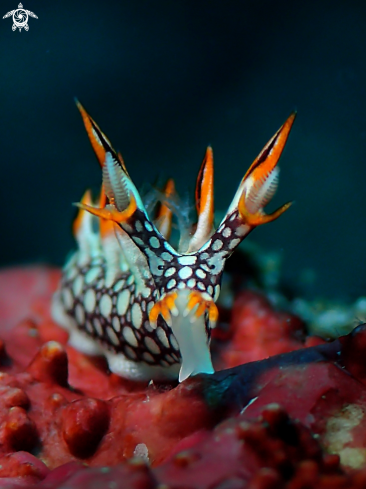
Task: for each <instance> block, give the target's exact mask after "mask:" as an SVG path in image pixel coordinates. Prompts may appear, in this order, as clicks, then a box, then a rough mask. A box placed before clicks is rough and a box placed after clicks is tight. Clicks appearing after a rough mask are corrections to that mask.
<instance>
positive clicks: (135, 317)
mask: <svg viewBox="0 0 366 489" xmlns="http://www.w3.org/2000/svg"><path fill="white" fill-rule="evenodd" d="M131 315H132V324H133V325H134V326H135V328H137V329H138V328H141V325H142V311H141V307H140V306H139V304H137V303H136V302H135V303H134V304H133V306H132V311H131Z"/></svg>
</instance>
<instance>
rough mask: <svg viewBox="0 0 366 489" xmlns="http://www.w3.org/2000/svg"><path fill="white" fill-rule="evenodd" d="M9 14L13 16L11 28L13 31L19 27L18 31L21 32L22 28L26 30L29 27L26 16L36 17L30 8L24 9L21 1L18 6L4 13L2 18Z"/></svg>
mask: <svg viewBox="0 0 366 489" xmlns="http://www.w3.org/2000/svg"><path fill="white" fill-rule="evenodd" d="M11 15H12V16H13V25H12V29H13V31H15V30H16V29H19V32H21V30H22V29H24V30H25V31H27V30H28V29H29V26H28V16H29V17H34V18H35V19H38V17H37V16H36V14H34V13H33V12H31V11H30V10H25V9H24V8H23V5H22V4H21V3H20V4H19V5H18V8H17V9H16V10H11V11H10V12H8V13H7V14H5V15H4V17H3V19H6V18H8V17H10V16H11Z"/></svg>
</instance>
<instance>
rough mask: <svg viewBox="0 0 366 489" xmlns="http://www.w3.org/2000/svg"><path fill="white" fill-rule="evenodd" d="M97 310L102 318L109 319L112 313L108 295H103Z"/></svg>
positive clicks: (110, 300)
mask: <svg viewBox="0 0 366 489" xmlns="http://www.w3.org/2000/svg"><path fill="white" fill-rule="evenodd" d="M99 310H100V313H101V314H102V316H104V317H105V318H109V316H110V314H111V312H112V299H111V298H110V296H109V295H108V294H103V295H102V298H101V299H100V302H99Z"/></svg>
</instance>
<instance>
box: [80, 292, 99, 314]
mask: <svg viewBox="0 0 366 489" xmlns="http://www.w3.org/2000/svg"><path fill="white" fill-rule="evenodd" d="M83 302H84V308H85V310H86V312H89V313H92V312H94V309H95V306H96V302H97V298H96V295H95V291H94V289H88V290H87V291H86V292H85V295H84V301H83Z"/></svg>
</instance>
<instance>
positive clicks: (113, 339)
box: [107, 326, 119, 346]
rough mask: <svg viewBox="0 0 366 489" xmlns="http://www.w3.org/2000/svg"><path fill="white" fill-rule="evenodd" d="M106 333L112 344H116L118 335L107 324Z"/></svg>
mask: <svg viewBox="0 0 366 489" xmlns="http://www.w3.org/2000/svg"><path fill="white" fill-rule="evenodd" d="M107 335H108V336H109V339H110V340H111V342H112V343H113V344H114V345H116V346H118V345H119V339H118V336H117V335H116V332H115V331H114V329H113V328H112V327H111V326H108V328H107Z"/></svg>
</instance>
